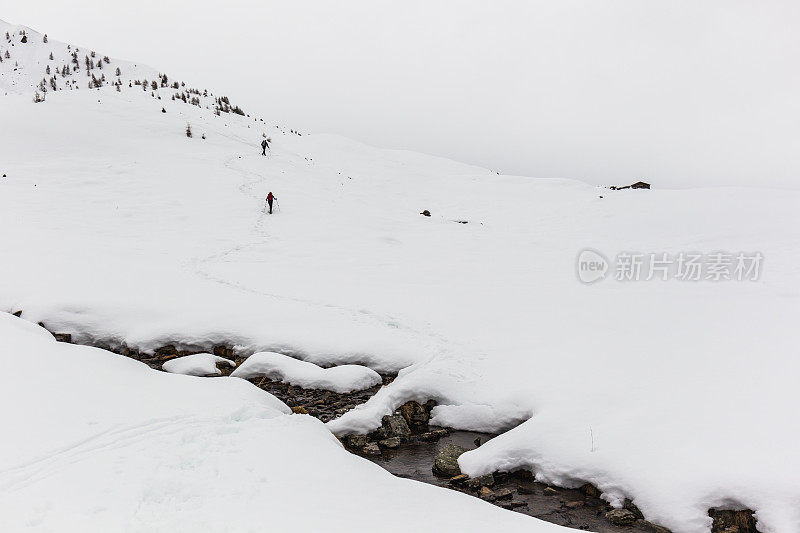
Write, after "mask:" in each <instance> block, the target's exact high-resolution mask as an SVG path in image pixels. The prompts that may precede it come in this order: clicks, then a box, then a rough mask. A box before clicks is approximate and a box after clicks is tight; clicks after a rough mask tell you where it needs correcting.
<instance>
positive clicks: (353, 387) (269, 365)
mask: <svg viewBox="0 0 800 533" xmlns="http://www.w3.org/2000/svg"><path fill="white" fill-rule="evenodd" d="M231 376H232V377H237V378H242V379H248V378H253V377H260V376H265V377H268V378H270V379H273V380H277V381H282V382H284V383H289V384H291V385H296V386H298V387H303V388H304V389H324V390H330V391H334V392H339V393H345V392H353V391H360V390H364V389H368V388H369V387H373V386H375V385H378V384H380V383H381V381H382V378H381V376H380V374H378V373H377V372H375V371H374V370H372V369H370V368H367V367H365V366H360V365H341V366H334V367H331V368H321V367H319V366H317V365H315V364H314V363H309V362H308V361H299V360H297V359H294V358H292V357H289V356H286V355H283V354H280V353H274V352H259V353H255V354H253V355H251V356H250V357H248V358H247V359H246V360H245V361H244V363H242V364H241V365H240V366H239V368H237V369H236V370H234V371H233V373H231Z"/></svg>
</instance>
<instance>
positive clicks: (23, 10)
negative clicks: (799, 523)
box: [0, 0, 800, 188]
mask: <svg viewBox="0 0 800 533" xmlns="http://www.w3.org/2000/svg"><path fill="white" fill-rule="evenodd" d="M0 18H3V19H4V20H6V21H8V22H12V23H17V24H24V25H27V26H30V27H32V28H34V29H36V30H38V31H41V32H45V33H48V34H49V36H50V37H52V38H54V39H58V40H62V41H67V42H71V43H75V44H78V45H84V46H88V47H91V48H93V49H95V50H97V51H99V52H103V53H105V54H108V55H111V56H114V57H118V58H121V59H129V60H133V61H137V62H142V63H147V64H149V65H151V66H153V67H154V68H157V69H159V70H163V71H164V72H166V73H167V74H169V75H170V76H171V77H178V78H182V79H185V80H186V81H187V82H190V83H191V84H192V85H196V86H200V87H207V88H209V89H212V90H214V91H215V92H220V93H225V94H228V95H229V96H230V97H231V99H232V100H233V101H234V103H237V102H240V103H241V104H240V105H242V107H244V108H245V110H246V111H252V112H256V113H258V114H262V115H264V116H265V117H268V118H271V119H272V120H273V121H275V122H279V123H282V124H285V125H287V126H289V127H294V128H298V129H300V130H302V131H308V132H329V133H339V134H342V135H346V136H349V137H353V138H355V139H358V140H361V141H364V142H367V143H369V144H373V145H376V146H384V147H390V148H406V149H412V150H417V151H422V152H427V153H431V154H436V155H441V156H445V157H450V158H453V159H458V160H462V161H466V162H469V163H475V164H478V165H481V166H484V167H488V168H491V169H493V170H497V171H500V172H501V173H505V174H523V175H529V176H536V177H567V178H576V179H581V180H585V181H589V182H591V183H596V184H623V183H630V182H632V181H635V180H638V179H645V180H647V181H650V182H652V183H653V184H654V185H656V186H662V187H687V186H688V187H692V186H713V185H763V186H772V187H792V188H798V187H800V83H799V82H800V2H798V1H796V0H784V1H774V0H773V1H770V0H759V1H741V0H708V1H702V0H691V1H683V0H665V1H660V2H656V1H646V0H612V1H603V0H585V1H576V0H550V1H538V0H518V1H510V0H508V1H498V0H492V1H488V0H486V1H482V2H476V1H468V0H458V1H449V0H448V1H445V0H442V1H435V0H428V1H415V0H404V1H403V2H397V1H382V0H337V1H331V0H320V1H289V0H282V1H273V0H262V1H258V2H255V1H249V0H229V1H225V2H222V1H204V2H196V1H186V0H177V1H169V0H136V1H132V2H125V3H124V4H123V3H122V2H109V1H108V0H103V1H100V0H70V1H69V2H65V1H64V0H37V1H36V2H31V1H30V0H6V1H5V2H4V7H3V8H2V10H0Z"/></svg>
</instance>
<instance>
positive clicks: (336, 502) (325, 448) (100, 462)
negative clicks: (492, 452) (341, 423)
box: [0, 313, 565, 532]
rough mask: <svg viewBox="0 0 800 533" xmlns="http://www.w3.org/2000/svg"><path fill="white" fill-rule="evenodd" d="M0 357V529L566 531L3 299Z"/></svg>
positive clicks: (241, 384)
mask: <svg viewBox="0 0 800 533" xmlns="http://www.w3.org/2000/svg"><path fill="white" fill-rule="evenodd" d="M0 359H2V361H3V363H4V364H3V366H4V368H6V371H5V372H3V373H2V375H0V401H2V404H3V405H5V406H7V407H6V409H5V410H4V411H3V438H2V439H0V452H2V453H0V495H1V497H0V512H2V516H3V519H2V522H3V529H4V530H5V531H22V530H25V531H198V530H203V531H231V530H234V531H255V530H257V529H263V528H264V527H265V524H268V527H270V528H277V529H280V530H282V531H345V530H347V531H374V530H376V529H380V530H382V531H408V528H418V529H420V530H428V529H436V530H456V529H457V530H459V531H487V530H490V529H492V528H494V527H502V528H503V529H504V530H508V531H542V532H544V531H554V532H555V531H565V530H564V529H563V528H559V527H557V526H553V525H551V524H547V523H544V522H540V521H538V520H534V519H531V518H529V517H526V516H522V515H519V514H516V513H509V512H505V511H502V510H500V509H497V508H495V507H493V506H491V505H489V504H486V503H484V502H481V501H479V500H476V499H475V498H471V497H469V496H466V495H463V494H460V493H456V492H453V491H448V490H443V489H438V488H435V487H431V486H428V485H424V484H421V483H417V482H413V481H408V480H403V479H399V478H395V477H393V476H391V475H390V474H388V473H387V472H385V471H383V470H382V469H380V468H379V467H377V466H375V465H373V464H372V463H369V462H367V461H365V460H363V459H361V458H358V457H355V456H353V455H351V454H350V453H349V452H347V451H345V450H344V449H343V448H342V447H341V445H340V444H339V443H338V442H337V441H336V439H335V438H334V437H333V436H332V435H331V434H330V432H328V431H327V430H326V429H325V426H324V425H323V424H321V423H320V422H318V421H317V420H315V419H313V418H311V417H308V416H300V415H288V414H287V413H289V412H290V411H289V409H288V407H286V406H285V405H284V404H282V403H281V402H279V401H278V400H277V399H275V398H274V397H273V396H271V395H269V394H267V393H265V392H263V391H261V390H259V389H257V388H256V387H254V386H252V385H251V384H250V383H247V382H246V381H244V380H240V379H232V378H218V379H202V378H194V377H187V376H180V375H172V374H167V373H162V372H158V371H155V370H152V369H150V368H148V367H147V366H145V365H143V364H141V363H138V362H136V361H133V360H131V359H127V358H125V357H122V356H118V355H115V354H112V353H109V352H105V351H103V350H99V349H95V348H89V347H82V346H73V345H68V344H63V343H57V342H55V341H54V340H53V338H52V337H51V336H50V335H49V334H48V333H47V332H46V331H44V330H42V329H41V328H39V327H37V326H35V325H32V324H30V323H28V322H25V321H23V320H21V319H18V318H15V317H12V316H10V315H8V314H5V313H0ZM12 368H13V369H16V371H11V369H12ZM12 405H13V406H17V407H16V408H14V409H11V408H9V406H12ZM365 489H368V490H365ZM431 511H433V512H431ZM399 517H402V519H396V518H399Z"/></svg>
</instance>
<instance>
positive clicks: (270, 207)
mask: <svg viewBox="0 0 800 533" xmlns="http://www.w3.org/2000/svg"><path fill="white" fill-rule="evenodd" d="M265 142H266V141H265ZM273 200H275V197H274V196H273V195H272V191H270V192H269V194H268V195H267V204H268V205H269V214H270V215H271V214H272V202H273Z"/></svg>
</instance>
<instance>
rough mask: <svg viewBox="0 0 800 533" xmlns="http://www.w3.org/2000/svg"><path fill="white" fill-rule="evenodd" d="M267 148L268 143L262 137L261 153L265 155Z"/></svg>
mask: <svg viewBox="0 0 800 533" xmlns="http://www.w3.org/2000/svg"><path fill="white" fill-rule="evenodd" d="M267 148H269V143H268V142H267V140H266V139H264V140H263V141H261V155H267Z"/></svg>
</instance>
